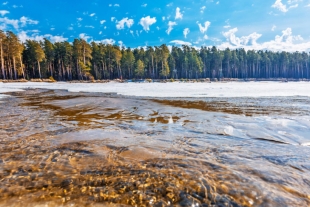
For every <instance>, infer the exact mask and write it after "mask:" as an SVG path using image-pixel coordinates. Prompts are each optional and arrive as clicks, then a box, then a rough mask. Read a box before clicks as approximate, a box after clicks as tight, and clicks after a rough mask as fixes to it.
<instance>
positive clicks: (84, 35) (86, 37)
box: [79, 33, 91, 41]
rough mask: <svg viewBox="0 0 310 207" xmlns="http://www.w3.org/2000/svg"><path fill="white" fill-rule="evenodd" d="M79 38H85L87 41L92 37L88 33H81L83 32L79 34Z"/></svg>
mask: <svg viewBox="0 0 310 207" xmlns="http://www.w3.org/2000/svg"><path fill="white" fill-rule="evenodd" d="M79 38H80V39H83V40H85V41H87V40H88V39H90V38H91V36H88V35H87V34H85V33H81V34H80V35H79Z"/></svg>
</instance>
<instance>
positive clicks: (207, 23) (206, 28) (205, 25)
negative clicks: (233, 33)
mask: <svg viewBox="0 0 310 207" xmlns="http://www.w3.org/2000/svg"><path fill="white" fill-rule="evenodd" d="M210 25H211V22H209V21H206V22H205V23H204V26H202V25H201V24H200V23H199V24H198V26H199V30H200V32H201V33H205V32H206V31H207V30H208V28H209V26H210Z"/></svg>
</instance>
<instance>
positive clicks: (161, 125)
mask: <svg viewBox="0 0 310 207" xmlns="http://www.w3.org/2000/svg"><path fill="white" fill-rule="evenodd" d="M10 95H11V96H10V97H6V98H4V99H2V103H0V112H1V113H0V134H1V138H0V151H1V153H0V205H2V206H43V205H44V206H45V205H47V206H106V205H111V206H127V205H129V206H171V205H174V206H308V205H310V194H309V192H310V180H309V177H310V165H309V158H310V149H309V146H307V145H308V142H309V138H308V136H307V134H308V133H309V130H310V124H309V120H310V119H309V114H310V113H309V109H308V107H307V106H308V104H309V103H310V100H309V98H306V97H297V98H296V97H291V98H286V97H285V98H278V99H271V98H260V99H255V98H230V99H228V98H207V99H199V98H196V99H193V98H190V99H185V98H170V99H168V98H164V99H159V98H157V99H154V98H136V97H121V96H118V95H115V94H99V93H70V92H67V91H64V90H46V89H32V90H26V91H23V92H12V93H10Z"/></svg>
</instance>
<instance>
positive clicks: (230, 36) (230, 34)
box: [223, 28, 262, 46]
mask: <svg viewBox="0 0 310 207" xmlns="http://www.w3.org/2000/svg"><path fill="white" fill-rule="evenodd" d="M237 31H238V28H233V29H231V30H229V31H227V32H223V35H224V37H226V39H227V40H228V41H229V42H230V43H231V44H232V45H235V46H241V45H244V46H245V45H248V43H251V44H252V45H256V44H257V43H256V41H257V39H258V38H260V37H261V36H262V35H261V34H258V33H256V32H254V33H252V34H250V35H248V36H242V37H241V38H238V37H236V35H235V33H236V32H237Z"/></svg>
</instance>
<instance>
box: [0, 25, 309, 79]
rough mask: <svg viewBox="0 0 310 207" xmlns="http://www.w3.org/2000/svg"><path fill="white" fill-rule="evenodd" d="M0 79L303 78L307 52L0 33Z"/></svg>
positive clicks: (306, 75)
mask: <svg viewBox="0 0 310 207" xmlns="http://www.w3.org/2000/svg"><path fill="white" fill-rule="evenodd" d="M0 62H1V74H0V79H1V78H2V79H11V80H13V79H14V80H16V79H20V78H24V79H32V78H33V79H35V78H50V77H52V78H53V79H55V80H58V81H71V80H94V79H95V80H101V79H140V78H150V79H167V78H174V79H181V78H183V79H199V78H210V79H214V78H217V79H220V78H238V79H249V78H264V79H269V78H293V79H309V75H310V74H309V64H310V54H308V53H307V52H293V53H290V52H285V51H282V52H272V51H262V50H259V51H255V50H248V51H246V50H245V49H243V48H240V49H234V50H231V49H229V48H227V49H225V50H219V49H217V48H216V47H215V46H213V47H201V48H200V49H196V48H194V47H190V46H187V45H183V46H182V47H175V46H173V47H172V48H171V49H170V50H169V48H168V47H167V45H165V44H163V45H161V46H158V47H157V46H155V47H152V46H148V47H140V48H135V49H131V48H124V47H122V48H120V47H119V46H117V45H109V44H103V43H97V42H91V43H88V42H87V41H85V40H84V39H74V41H73V42H72V43H70V42H68V41H64V42H56V43H52V42H51V41H49V40H48V39H44V40H43V41H35V40H26V42H25V43H22V42H21V41H20V40H19V39H18V37H17V36H16V35H15V34H14V33H13V32H10V31H7V32H3V31H0Z"/></svg>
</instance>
